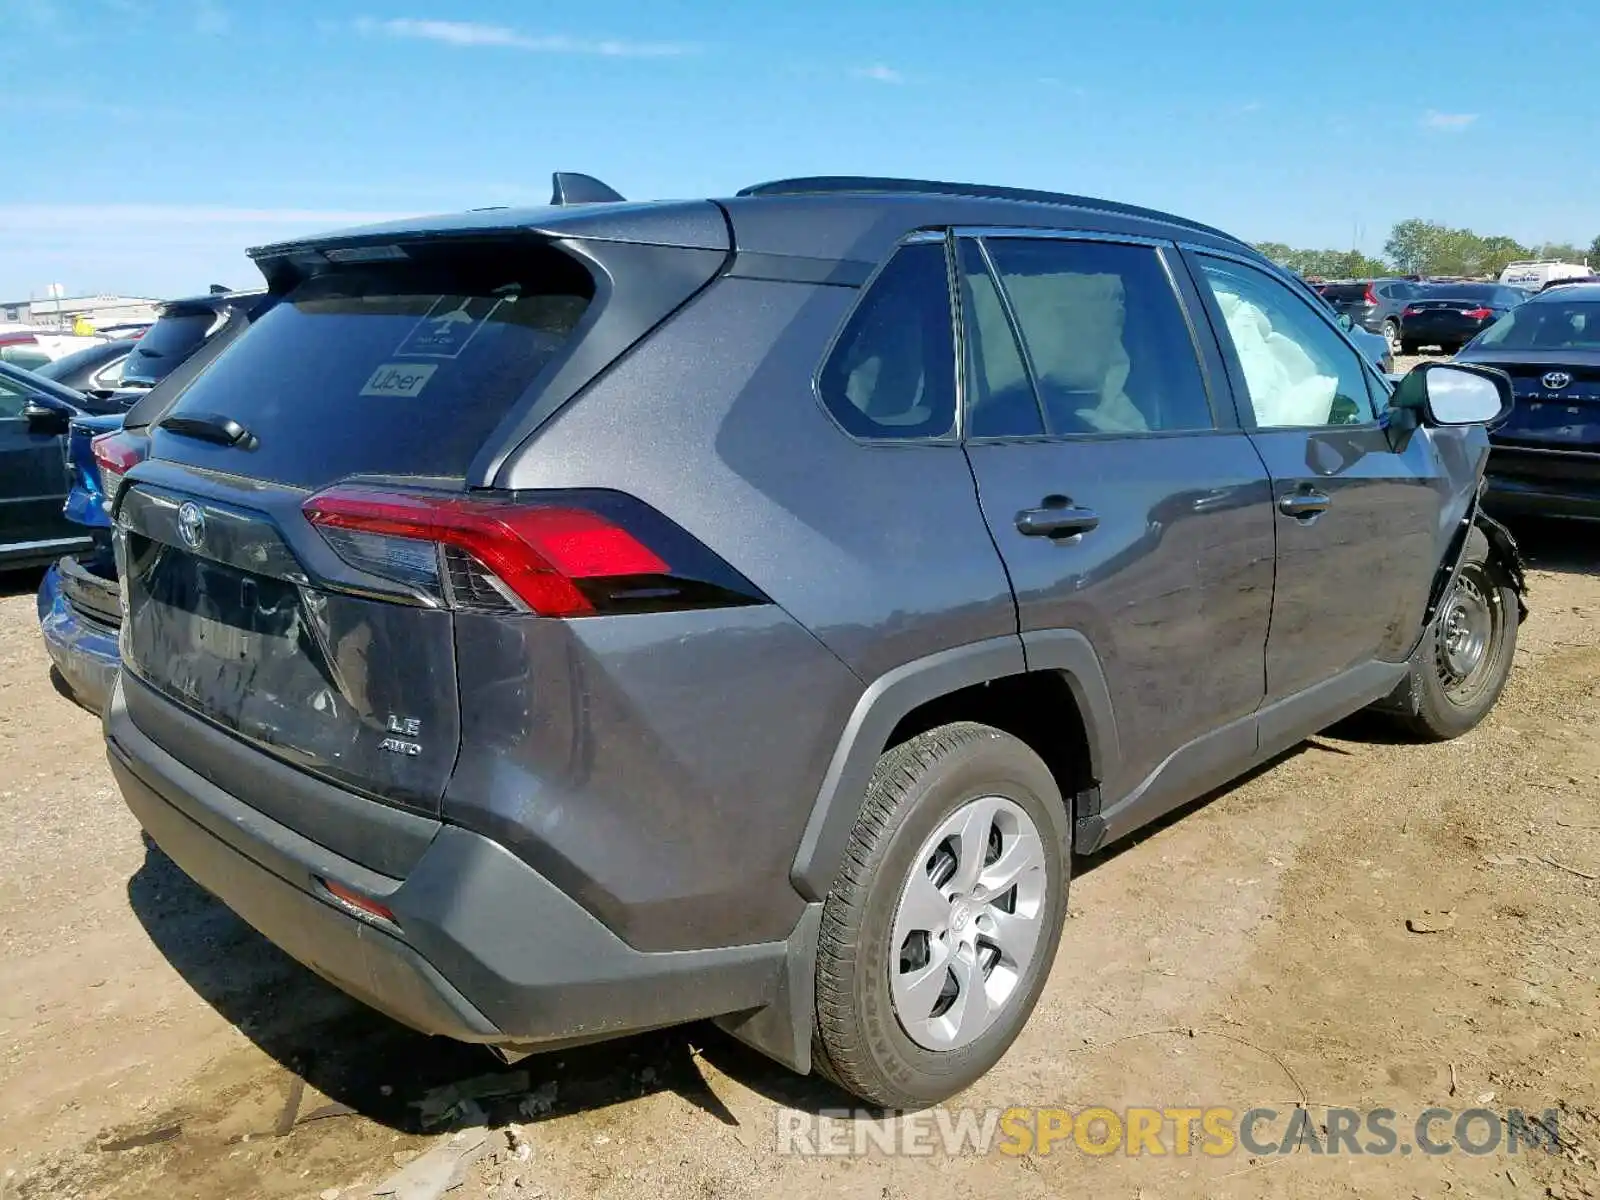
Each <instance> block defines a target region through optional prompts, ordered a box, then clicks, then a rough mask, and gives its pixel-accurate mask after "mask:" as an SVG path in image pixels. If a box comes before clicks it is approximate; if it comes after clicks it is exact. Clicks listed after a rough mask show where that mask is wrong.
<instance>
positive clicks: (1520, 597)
mask: <svg viewBox="0 0 1600 1200" xmlns="http://www.w3.org/2000/svg"><path fill="white" fill-rule="evenodd" d="M1473 524H1474V525H1476V526H1477V528H1479V529H1481V530H1483V535H1484V537H1486V538H1488V539H1489V557H1490V560H1491V561H1492V562H1493V563H1494V565H1495V566H1497V567H1498V568H1499V569H1500V570H1501V571H1502V572H1504V574H1505V577H1506V582H1507V583H1509V584H1510V585H1511V590H1512V591H1514V592H1516V594H1517V622H1518V623H1519V624H1520V623H1521V622H1523V621H1526V620H1527V619H1528V576H1527V564H1525V563H1524V562H1523V560H1522V551H1521V549H1520V548H1519V547H1518V546H1517V539H1516V538H1515V537H1513V536H1512V535H1511V531H1510V530H1509V529H1507V528H1506V527H1505V526H1504V525H1502V524H1500V522H1499V521H1496V520H1495V519H1494V518H1493V517H1491V516H1489V515H1488V514H1487V513H1486V512H1484V511H1483V508H1482V506H1481V505H1480V506H1479V508H1478V511H1477V512H1476V513H1474V514H1473Z"/></svg>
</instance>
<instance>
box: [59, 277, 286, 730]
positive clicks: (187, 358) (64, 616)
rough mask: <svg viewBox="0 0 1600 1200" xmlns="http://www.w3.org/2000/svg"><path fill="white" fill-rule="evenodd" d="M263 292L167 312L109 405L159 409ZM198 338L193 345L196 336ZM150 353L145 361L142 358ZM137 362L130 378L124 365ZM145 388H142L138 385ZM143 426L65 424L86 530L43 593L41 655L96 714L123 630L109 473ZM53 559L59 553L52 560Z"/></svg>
mask: <svg viewBox="0 0 1600 1200" xmlns="http://www.w3.org/2000/svg"><path fill="white" fill-rule="evenodd" d="M261 295H262V293H260V292H213V293H212V294H210V295H207V296H198V297H195V298H193V299H188V300H175V301H172V302H171V303H169V304H167V305H164V306H163V308H162V312H161V316H160V318H159V319H158V320H157V321H156V323H155V325H154V326H152V327H151V329H150V330H149V331H148V332H147V333H145V334H144V335H143V336H142V337H141V338H140V339H139V340H138V341H137V342H134V343H129V344H128V351H127V359H126V361H125V362H124V363H123V366H122V380H123V383H124V388H123V390H121V391H118V392H117V393H115V398H116V399H118V400H120V401H122V402H123V403H124V404H126V403H128V401H129V400H130V399H135V398H137V405H136V408H138V409H141V410H142V409H147V408H148V407H149V406H150V405H159V404H161V403H162V402H163V395H164V393H165V389H163V388H162V387H161V386H160V385H161V384H163V383H165V382H167V381H168V380H171V381H172V383H173V389H174V390H178V389H179V388H180V387H181V385H182V382H183V377H186V376H187V374H188V373H187V372H179V368H180V367H184V366H190V367H194V368H196V369H198V367H199V365H200V362H201V360H202V359H204V358H205V357H207V356H205V355H201V354H200V353H198V352H199V351H200V350H201V349H202V348H204V347H211V346H216V347H218V348H219V349H220V345H221V344H222V343H225V342H226V341H228V340H230V339H231V338H232V337H234V336H236V335H237V334H238V333H240V332H242V331H243V329H244V328H245V327H246V326H247V325H248V324H249V313H250V311H251V309H252V308H253V307H254V305H255V303H256V301H257V300H259V299H260V298H261ZM197 334H198V335H199V340H196V335H197ZM146 349H150V350H151V352H150V353H141V352H143V351H145V350H146ZM136 355H137V356H139V361H138V365H137V366H136V367H134V368H133V369H134V370H135V372H136V378H135V379H130V378H129V376H128V372H129V369H130V364H132V363H133V362H134V361H135V356H136ZM141 384H142V385H144V386H142V387H141V386H139V385H141ZM148 424H149V422H148V421H146V422H145V424H144V426H142V427H141V431H140V432H137V433H120V432H118V430H120V429H121V425H122V414H121V412H120V411H119V412H118V415H116V416H113V417H110V418H106V419H98V420H97V419H92V418H84V419H81V420H75V421H73V422H72V424H71V428H70V430H69V433H68V440H67V451H66V458H67V469H68V471H69V473H70V483H71V487H70V490H69V491H68V493H67V497H66V505H65V511H66V518H67V520H69V521H71V522H74V523H76V524H77V525H78V526H79V527H81V528H82V530H83V533H84V534H85V535H86V536H87V541H86V543H85V544H83V545H82V546H81V547H80V548H78V549H77V550H75V551H74V552H73V553H70V554H67V555H65V556H63V557H61V558H60V560H59V561H58V562H56V563H55V564H54V565H53V566H52V567H51V568H50V569H49V570H48V571H46V572H45V577H44V581H43V582H42V583H41V584H40V585H39V595H38V612H39V628H40V632H41V633H42V634H43V635H44V644H45V649H46V651H48V653H49V655H50V659H51V661H52V662H54V663H55V666H56V670H57V671H59V672H60V673H61V677H62V678H63V679H65V680H66V682H67V684H68V686H69V687H70V688H71V689H72V692H73V695H74V696H76V697H77V698H78V700H79V701H80V702H81V703H82V704H83V705H84V706H85V707H88V708H91V709H94V710H96V711H98V710H99V708H100V706H101V705H102V704H103V703H104V701H105V698H106V696H107V695H108V694H109V693H110V690H111V684H112V682H113V681H114V680H115V678H116V673H117V666H118V655H117V630H118V629H119V628H120V626H121V624H122V600H121V595H120V593H119V591H118V588H117V566H116V559H115V558H114V557H113V555H112V553H111V545H110V538H109V535H110V531H111V518H110V516H109V515H108V514H107V512H106V510H105V505H104V499H105V495H106V491H107V489H106V483H107V481H108V478H109V476H110V475H111V474H114V473H117V472H119V471H123V470H126V469H127V467H128V466H129V465H130V464H132V463H134V462H137V461H138V460H139V459H141V458H143V457H144V455H145V452H146V449H147V447H148V445H149V438H148ZM58 553H59V552H58Z"/></svg>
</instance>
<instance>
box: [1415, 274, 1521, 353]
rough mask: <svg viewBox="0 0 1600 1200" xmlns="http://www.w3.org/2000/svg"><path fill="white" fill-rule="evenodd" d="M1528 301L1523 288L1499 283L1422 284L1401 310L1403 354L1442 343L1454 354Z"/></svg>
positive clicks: (1444, 349) (1445, 348) (1442, 346)
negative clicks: (1521, 289) (1522, 290)
mask: <svg viewBox="0 0 1600 1200" xmlns="http://www.w3.org/2000/svg"><path fill="white" fill-rule="evenodd" d="M1526 302H1527V297H1526V296H1525V295H1524V294H1523V293H1522V292H1521V291H1520V290H1519V289H1517V288H1513V287H1506V286H1504V285H1503V284H1498V283H1425V284H1419V285H1417V286H1416V288H1415V290H1414V291H1413V292H1412V293H1411V299H1410V300H1408V301H1407V302H1406V306H1405V308H1404V309H1402V310H1401V312H1400V353H1402V354H1416V353H1417V352H1418V351H1419V350H1421V349H1422V347H1423V346H1438V347H1439V348H1440V349H1441V350H1443V351H1444V352H1445V353H1446V354H1454V353H1455V352H1456V351H1457V350H1459V349H1461V347H1462V346H1465V345H1466V344H1467V343H1468V342H1470V341H1471V340H1472V339H1473V338H1475V337H1477V336H1478V334H1480V333H1482V332H1483V331H1484V330H1485V329H1487V328H1489V326H1491V325H1493V324H1494V323H1495V322H1496V321H1498V320H1499V319H1500V318H1501V317H1503V316H1505V315H1506V314H1507V313H1508V312H1510V311H1511V310H1512V309H1514V308H1516V307H1517V306H1518V305H1520V304H1524V303H1526Z"/></svg>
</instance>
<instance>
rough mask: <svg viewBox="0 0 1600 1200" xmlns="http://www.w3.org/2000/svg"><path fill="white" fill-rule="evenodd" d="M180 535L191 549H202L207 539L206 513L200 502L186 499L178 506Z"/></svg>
mask: <svg viewBox="0 0 1600 1200" xmlns="http://www.w3.org/2000/svg"><path fill="white" fill-rule="evenodd" d="M178 536H179V537H180V538H182V539H183V544H184V545H185V546H187V547H189V549H191V550H198V549H200V546H201V544H202V543H203V542H204V541H205V540H206V514H205V513H204V512H202V511H201V509H200V506H199V505H198V504H195V503H192V502H190V501H185V502H184V503H183V504H182V505H181V506H180V507H179V508H178Z"/></svg>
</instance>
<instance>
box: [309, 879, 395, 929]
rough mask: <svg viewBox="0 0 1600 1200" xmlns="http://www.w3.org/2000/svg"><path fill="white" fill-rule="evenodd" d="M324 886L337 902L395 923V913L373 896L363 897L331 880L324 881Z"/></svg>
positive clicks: (367, 914) (370, 915) (381, 919)
mask: <svg viewBox="0 0 1600 1200" xmlns="http://www.w3.org/2000/svg"><path fill="white" fill-rule="evenodd" d="M319 878H320V877H319ZM322 886H323V887H325V888H327V889H328V894H329V895H330V896H332V897H333V898H334V899H335V900H338V901H340V902H341V903H343V904H346V905H348V906H349V907H351V908H353V909H355V910H357V911H358V912H360V913H363V914H365V915H366V916H369V917H377V918H378V919H379V920H380V921H388V922H389V923H390V924H394V923H395V922H394V911H393V910H392V909H391V908H390V907H389V906H388V905H386V904H379V903H378V902H377V901H376V900H374V899H373V898H372V897H371V896H363V895H362V894H361V893H360V892H357V891H354V890H352V889H351V888H347V887H345V886H344V884H342V883H335V882H334V881H333V880H331V879H323V880H322Z"/></svg>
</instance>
